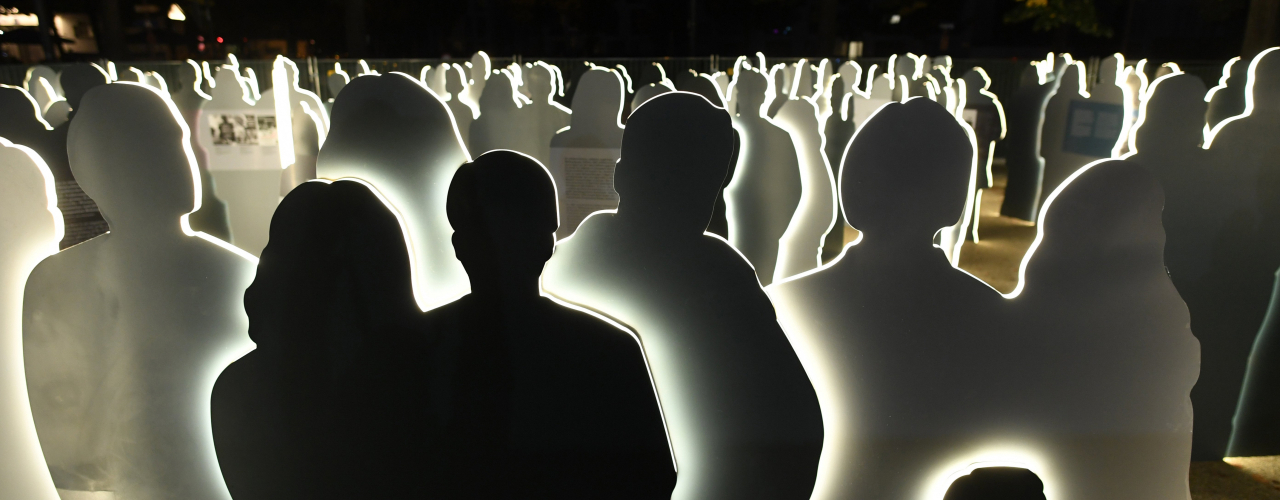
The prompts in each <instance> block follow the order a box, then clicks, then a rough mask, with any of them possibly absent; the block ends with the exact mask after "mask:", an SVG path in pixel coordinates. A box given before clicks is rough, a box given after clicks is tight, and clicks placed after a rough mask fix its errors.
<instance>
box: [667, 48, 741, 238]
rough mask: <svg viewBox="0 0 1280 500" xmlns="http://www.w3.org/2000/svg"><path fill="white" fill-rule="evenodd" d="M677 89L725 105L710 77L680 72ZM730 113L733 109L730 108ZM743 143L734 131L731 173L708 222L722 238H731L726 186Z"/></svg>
mask: <svg viewBox="0 0 1280 500" xmlns="http://www.w3.org/2000/svg"><path fill="white" fill-rule="evenodd" d="M676 89H677V90H682V91H685V92H692V93H694V94H698V95H700V96H702V97H705V98H707V100H708V101H710V102H711V103H713V104H715V105H716V106H718V107H723V106H725V103H724V98H723V97H722V96H721V95H720V90H719V89H718V88H716V83H715V82H714V81H712V80H711V79H710V78H706V77H704V76H702V75H695V74H693V73H690V72H687V71H686V72H683V73H680V75H679V76H677V77H676ZM728 112H729V113H730V114H732V113H733V111H732V110H728ZM741 144H742V138H741V137H740V136H739V135H738V130H737V129H734V131H733V158H732V159H730V161H729V173H728V175H725V176H724V185H723V186H721V190H720V194H719V196H716V205H715V210H714V211H713V212H712V213H711V221H710V222H708V223H707V232H708V233H711V234H714V235H717V236H719V237H721V238H725V239H728V238H729V219H728V216H727V208H726V206H725V203H724V189H723V188H724V187H725V186H728V185H729V181H731V180H733V171H734V169H735V168H736V167H737V165H738V151H739V149H740V147H741Z"/></svg>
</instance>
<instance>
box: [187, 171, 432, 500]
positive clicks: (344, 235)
mask: <svg viewBox="0 0 1280 500" xmlns="http://www.w3.org/2000/svg"><path fill="white" fill-rule="evenodd" d="M411 280H412V272H411V268H410V261H409V253H408V249H407V246H406V244H405V239H404V235H403V233H402V230H401V224H400V222H399V221H398V220H397V217H396V215H395V214H394V213H393V212H392V211H391V209H389V208H388V206H387V205H386V204H384V203H383V202H382V200H381V199H380V197H379V196H378V195H377V194H375V193H374V192H373V190H372V189H371V188H370V187H368V185H366V184H364V183H362V182H358V181H349V180H348V181H337V182H333V183H328V182H324V181H315V182H306V183H303V184H302V185H300V186H298V187H297V188H295V189H294V190H293V191H292V192H290V193H289V195H288V196H286V197H285V198H284V200H283V201H282V202H281V204H280V206H279V208H278V209H277V210H276V212H275V215H274V216H273V217H272V221H271V233H270V241H269V242H268V244H267V246H266V248H265V249H264V250H263V252H262V259H261V262H260V263H259V264H258V274H257V277H256V278H255V279H254V282H253V285H252V286H250V287H249V289H248V290H246V291H245V295H244V305H245V310H246V311H247V312H248V314H249V335H250V337H251V338H252V339H253V340H254V342H256V343H257V349H256V350H254V351H253V352H251V353H249V354H247V355H245V356H244V357H242V358H240V359H239V360H238V361H236V362H235V363H232V364H231V366H229V367H228V368H227V369H226V370H225V371H224V372H223V373H222V375H221V376H220V377H219V378H218V381H217V384H216V385H215V387H214V391H213V408H212V413H213V434H214V443H215V445H216V448H217V453H218V461H219V464H220V466H221V468H222V473H223V476H224V478H225V479H226V482H227V486H228V488H229V489H230V491H231V494H232V495H233V496H234V497H235V498H236V500H252V499H272V500H277V499H287V498H297V499H327V498H333V499H338V498H344V499H345V498H404V497H406V496H407V495H409V492H410V490H415V491H416V490H417V489H420V486H418V485H420V484H421V479H420V476H421V475H422V473H423V468H424V465H425V461H424V459H423V457H422V450H423V447H424V443H425V440H426V438H425V435H426V425H425V413H424V406H423V405H422V404H421V402H422V401H424V399H423V394H424V392H425V391H424V383H423V376H422V375H421V374H422V373H424V372H423V370H422V359H423V355H422V352H423V349H422V347H423V346H422V343H421V342H419V341H418V339H419V337H420V336H419V335H416V334H415V332H414V331H413V330H412V329H411V326H412V321H413V320H414V319H415V318H417V317H418V316H419V315H420V314H421V313H420V312H419V310H418V307H417V305H416V303H415V302H414V296H413V287H412V281H411Z"/></svg>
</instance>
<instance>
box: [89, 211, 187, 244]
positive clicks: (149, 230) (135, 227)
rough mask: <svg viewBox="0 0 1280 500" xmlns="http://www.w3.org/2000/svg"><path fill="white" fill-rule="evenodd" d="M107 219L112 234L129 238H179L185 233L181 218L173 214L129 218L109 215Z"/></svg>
mask: <svg viewBox="0 0 1280 500" xmlns="http://www.w3.org/2000/svg"><path fill="white" fill-rule="evenodd" d="M107 219H108V224H109V225H110V231H111V234H114V235H117V236H124V237H127V238H133V237H140V238H142V237H145V238H148V239H157V238H165V237H173V238H177V237H178V236H179V235H181V234H182V233H183V231H182V223H181V219H179V218H177V217H172V216H166V217H128V218H117V217H109V216H108V218H107Z"/></svg>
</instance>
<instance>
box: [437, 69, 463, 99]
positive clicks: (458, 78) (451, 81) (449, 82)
mask: <svg viewBox="0 0 1280 500" xmlns="http://www.w3.org/2000/svg"><path fill="white" fill-rule="evenodd" d="M440 69H442V70H445V73H444V90H445V92H448V93H449V94H450V95H452V96H453V98H454V99H457V98H458V93H459V92H462V91H463V90H466V88H467V87H466V85H464V84H463V82H464V81H465V80H464V78H465V77H466V75H465V74H464V72H463V70H462V67H461V66H458V65H457V64H441V65H440Z"/></svg>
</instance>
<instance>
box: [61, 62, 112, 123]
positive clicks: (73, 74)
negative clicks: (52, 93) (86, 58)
mask: <svg viewBox="0 0 1280 500" xmlns="http://www.w3.org/2000/svg"><path fill="white" fill-rule="evenodd" d="M58 81H60V82H62V93H63V94H65V95H66V97H67V105H68V106H71V112H72V113H76V112H78V111H79V110H80V102H81V99H83V98H84V95H85V93H87V92H89V90H90V89H92V88H94V87H97V86H99V85H106V84H107V82H109V81H110V78H109V77H107V73H106V72H104V71H102V68H100V67H98V66H97V65H94V64H89V63H83V64H76V65H73V66H71V67H68V68H67V69H64V70H62V76H60V77H59V78H58Z"/></svg>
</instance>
